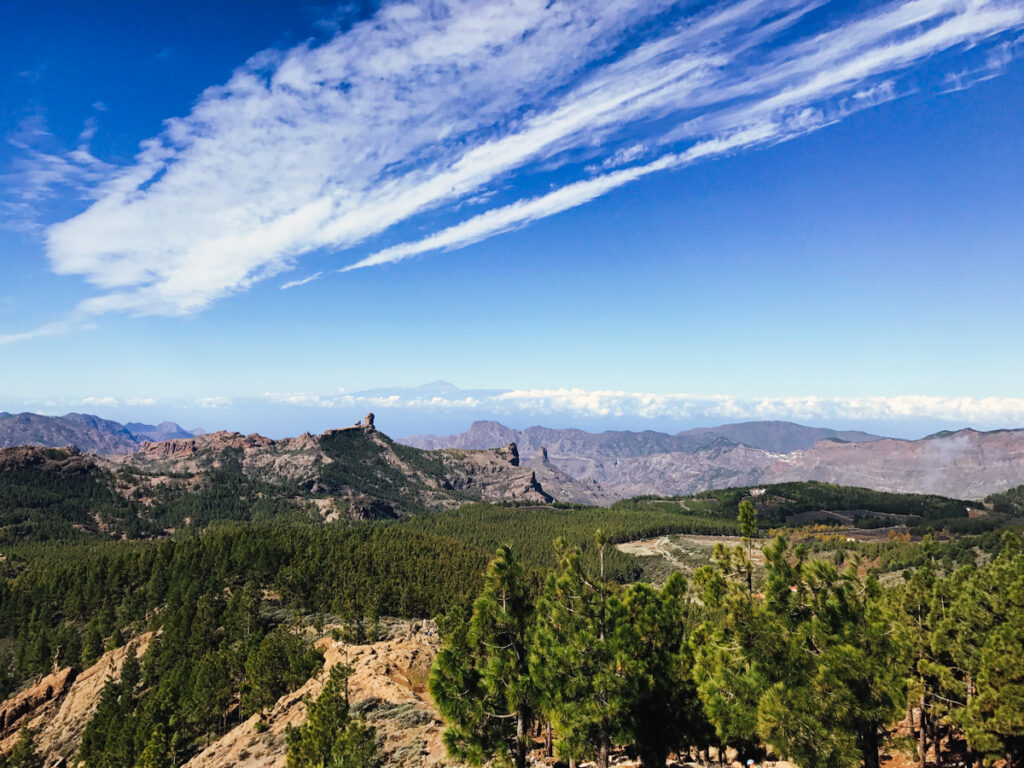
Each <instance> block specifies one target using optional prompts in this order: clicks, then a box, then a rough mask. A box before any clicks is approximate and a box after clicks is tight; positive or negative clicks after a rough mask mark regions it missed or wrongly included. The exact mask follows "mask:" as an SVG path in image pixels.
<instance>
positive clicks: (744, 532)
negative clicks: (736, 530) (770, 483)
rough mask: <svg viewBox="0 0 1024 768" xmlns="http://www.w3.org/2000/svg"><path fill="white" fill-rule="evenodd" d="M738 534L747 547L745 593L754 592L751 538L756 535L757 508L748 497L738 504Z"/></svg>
mask: <svg viewBox="0 0 1024 768" xmlns="http://www.w3.org/2000/svg"><path fill="white" fill-rule="evenodd" d="M738 519H739V523H740V536H742V537H743V544H744V546H746V548H747V594H749V595H753V594H754V568H753V562H752V555H753V547H754V544H753V539H754V537H755V536H757V509H755V508H754V505H753V504H752V503H751V501H750V500H749V499H744V500H743V501H741V502H740V506H739V518H738Z"/></svg>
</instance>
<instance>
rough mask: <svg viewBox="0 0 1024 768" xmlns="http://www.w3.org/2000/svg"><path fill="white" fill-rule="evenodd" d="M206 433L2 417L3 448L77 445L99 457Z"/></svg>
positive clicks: (75, 417)
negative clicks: (144, 445) (145, 444)
mask: <svg viewBox="0 0 1024 768" xmlns="http://www.w3.org/2000/svg"><path fill="white" fill-rule="evenodd" d="M201 432H202V430H193V431H191V432H190V431H187V430H185V429H183V428H182V427H180V426H179V425H178V424H175V423H174V422H172V421H165V422H163V423H162V424H155V425H154V424H140V423H138V422H131V423H128V424H119V423H118V422H116V421H110V420H109V419H101V418H100V417H99V416H91V415H89V414H87V413H68V414H65V415H63V416H43V415H41V414H38V413H6V412H3V413H0V448H9V447H12V446H18V445H38V446H43V447H53V448H60V447H64V446H68V445H73V446H74V447H75V448H77V449H78V450H80V451H85V452H87V453H97V454H126V453H134V452H135V451H137V450H139V448H141V447H142V444H143V443H145V442H147V441H161V440H175V439H178V438H188V437H193V436H195V435H196V434H199V433H201Z"/></svg>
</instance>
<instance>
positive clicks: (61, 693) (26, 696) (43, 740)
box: [0, 632, 153, 766]
mask: <svg viewBox="0 0 1024 768" xmlns="http://www.w3.org/2000/svg"><path fill="white" fill-rule="evenodd" d="M152 638H153V634H152V633H151V632H146V633H145V634H143V635H140V636H139V637H137V638H135V640H133V641H132V642H131V643H129V644H128V645H125V646H122V647H120V648H116V649H114V650H112V651H108V652H106V653H105V654H103V656H101V657H100V659H99V661H97V662H96V663H95V664H93V665H92V666H91V667H89V668H88V669H86V670H83V671H82V672H79V673H76V672H75V670H74V669H73V668H71V667H65V668H64V669H60V670H57V671H55V672H53V673H52V674H50V675H47V676H46V677H44V678H42V679H41V680H39V681H38V682H37V683H36V684H34V685H32V686H30V687H28V688H27V689H25V690H23V691H21V692H20V693H18V694H16V695H14V696H13V697H11V698H10V699H8V700H7V701H4V702H0V752H3V753H5V754H7V753H9V752H10V751H11V750H12V749H13V748H14V745H15V743H17V741H18V732H19V730H20V729H21V727H22V726H23V725H27V726H28V727H29V728H31V729H32V730H33V731H35V734H36V735H35V746H36V749H37V750H38V752H39V754H41V755H43V756H44V758H45V760H46V765H47V766H53V765H59V764H60V761H61V760H64V761H66V762H67V764H68V765H70V764H71V761H72V758H73V757H74V756H75V754H76V753H77V752H78V747H79V746H80V745H81V743H82V733H83V732H84V731H85V726H86V725H87V724H88V723H89V720H90V719H91V718H92V716H93V715H94V714H95V713H96V708H97V706H99V702H100V694H101V693H102V692H103V686H104V685H105V684H106V682H107V680H108V679H111V678H113V679H115V680H116V679H117V678H118V677H119V676H120V674H121V667H122V666H123V665H124V661H125V659H126V658H128V654H129V653H135V654H136V656H138V657H139V658H141V657H142V654H144V653H145V652H146V648H148V647H149V642H150V640H152Z"/></svg>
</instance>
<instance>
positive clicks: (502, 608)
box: [430, 546, 537, 768]
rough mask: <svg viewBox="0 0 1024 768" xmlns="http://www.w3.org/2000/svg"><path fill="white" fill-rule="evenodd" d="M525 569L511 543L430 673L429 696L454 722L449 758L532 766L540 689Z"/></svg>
mask: <svg viewBox="0 0 1024 768" xmlns="http://www.w3.org/2000/svg"><path fill="white" fill-rule="evenodd" d="M532 612H533V611H532V605H531V603H530V599H529V594H528V591H527V586H526V582H525V579H524V574H523V568H522V566H521V565H520V564H519V562H518V561H517V560H516V558H515V556H514V555H513V553H512V550H511V549H509V547H507V546H501V547H499V548H498V550H497V552H496V554H495V556H494V559H493V560H491V563H490V565H489V566H488V567H487V572H486V573H485V575H484V586H483V590H482V591H481V593H480V596H479V597H478V598H477V600H476V602H475V603H474V604H473V613H472V617H471V618H470V621H469V626H468V628H467V629H461V630H459V629H457V630H456V631H455V632H454V633H453V634H452V635H451V636H450V637H449V639H448V640H447V642H446V643H445V646H444V647H443V648H442V649H441V651H440V653H439V654H438V657H437V659H436V660H435V662H434V666H433V668H432V669H431V672H430V693H431V695H432V696H433V698H434V701H435V702H436V704H437V706H438V709H440V711H441V714H442V715H443V716H444V718H445V720H446V722H447V723H448V729H447V730H446V731H445V735H444V741H445V746H446V747H447V749H448V752H449V754H450V755H452V756H453V757H455V758H456V759H459V760H465V761H466V762H469V763H471V764H473V765H480V764H482V763H483V762H485V761H487V760H489V759H492V758H494V757H502V758H505V759H507V760H508V761H510V762H511V763H513V764H514V765H515V766H516V768H525V765H526V751H527V744H528V739H529V729H530V726H531V724H532V719H533V716H534V709H535V702H536V698H537V696H536V692H535V689H534V686H533V682H532V680H531V678H530V669H529V660H528V657H527V654H528V649H527V636H528V632H529V626H530V621H531V618H532Z"/></svg>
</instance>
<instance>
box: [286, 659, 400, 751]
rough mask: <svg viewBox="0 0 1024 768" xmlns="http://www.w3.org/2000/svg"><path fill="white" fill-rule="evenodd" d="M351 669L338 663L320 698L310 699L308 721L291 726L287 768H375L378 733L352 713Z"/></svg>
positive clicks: (288, 734)
mask: <svg viewBox="0 0 1024 768" xmlns="http://www.w3.org/2000/svg"><path fill="white" fill-rule="evenodd" d="M351 673H352V670H351V668H349V667H346V666H343V665H341V664H335V665H334V666H333V667H331V670H330V672H329V673H328V677H327V681H326V682H325V683H324V687H323V690H321V692H320V695H319V696H318V697H317V699H316V701H309V700H308V699H307V702H306V707H307V716H306V722H305V723H303V724H302V725H300V726H299V727H297V728H294V727H292V726H288V728H287V730H286V737H287V740H288V753H287V768H375V767H376V766H377V765H379V763H380V757H379V754H378V748H377V735H376V732H375V731H374V729H373V728H371V727H370V726H368V725H367V724H366V723H365V721H364V720H363V719H362V718H353V717H351V715H350V713H349V704H348V678H349V675H350V674H351Z"/></svg>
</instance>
